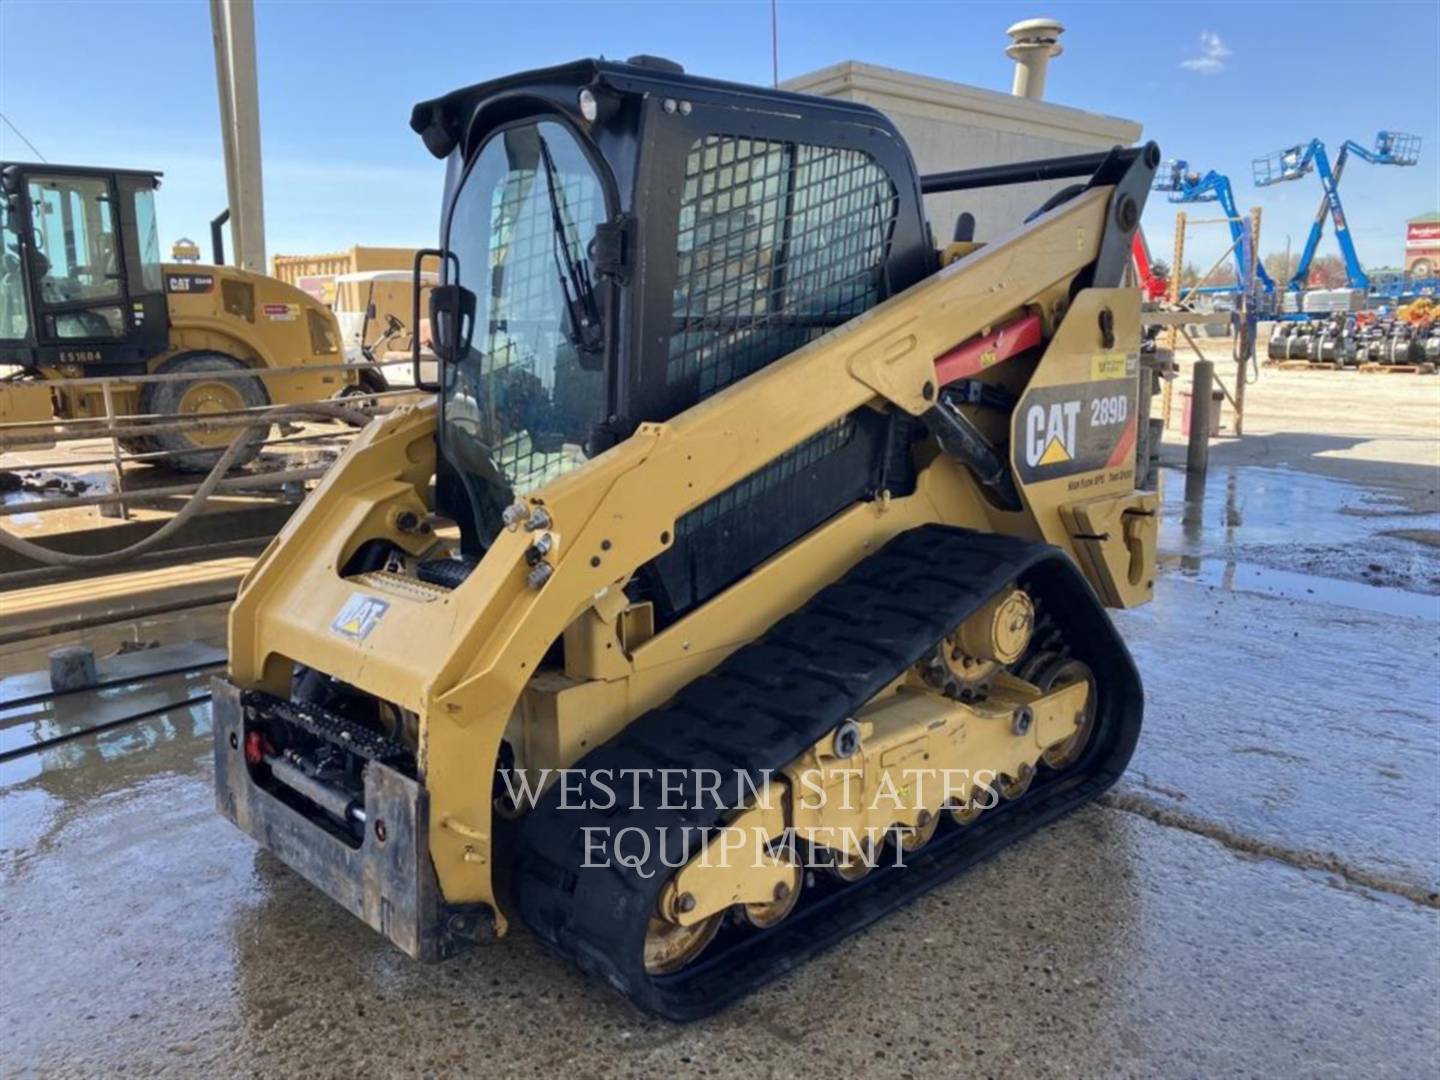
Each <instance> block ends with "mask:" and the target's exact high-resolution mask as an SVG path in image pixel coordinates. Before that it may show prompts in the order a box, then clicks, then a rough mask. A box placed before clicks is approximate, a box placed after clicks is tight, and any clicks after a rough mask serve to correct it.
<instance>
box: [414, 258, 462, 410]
mask: <svg viewBox="0 0 1440 1080" xmlns="http://www.w3.org/2000/svg"><path fill="white" fill-rule="evenodd" d="M426 259H439V260H442V262H444V263H446V264H448V263H449V262H450V261H452V260H453V261H454V264H455V268H456V270H457V271H458V270H459V267H460V260H459V259H457V258H456V257H455V256H454V255H447V254H446V253H445V252H443V251H441V250H440V249H439V248H421V249H420V250H419V251H417V252H415V262H414V265H413V266H412V267H411V271H410V325H411V326H413V327H414V328H415V332H414V333H413V334H411V335H410V366H411V374H412V375H413V377H414V379H415V389H417V390H423V391H425V392H426V393H430V394H435V393H438V392H439V391H440V384H439V383H438V382H427V381H426V380H425V378H424V376H422V375H421V374H420V346H421V345H422V344H423V343H424V342H425V340H426V339H427V337H429V338H438V335H437V334H436V333H435V323H434V321H433V316H434V310H435V298H434V294H433V291H432V294H431V298H430V310H431V316H432V318H431V319H430V320H426V321H427V322H429V324H430V333H429V334H428V335H427V334H426V333H425V332H424V328H425V322H422V321H421V318H420V294H421V293H422V292H424V291H425V287H426V285H427V284H429V283H428V282H426V281H425V279H424V276H423V275H422V273H421V269H420V268H421V267H422V266H424V265H425V260H426ZM472 305H473V296H472ZM474 314H475V313H474V310H473V306H472V310H471V313H470V315H471V322H472V323H473V322H474ZM466 345H467V347H468V345H469V342H468V341H467V342H466ZM432 347H433V345H432ZM435 353H436V355H437V356H438V355H439V353H440V350H439V349H438V348H435Z"/></svg>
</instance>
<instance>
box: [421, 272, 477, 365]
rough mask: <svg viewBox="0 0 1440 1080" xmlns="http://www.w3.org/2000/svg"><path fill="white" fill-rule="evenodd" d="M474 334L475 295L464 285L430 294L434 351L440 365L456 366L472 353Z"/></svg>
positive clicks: (434, 290)
mask: <svg viewBox="0 0 1440 1080" xmlns="http://www.w3.org/2000/svg"><path fill="white" fill-rule="evenodd" d="M474 333H475V294H474V293H473V292H471V291H470V290H469V289H467V288H465V286H464V285H436V286H435V287H434V288H433V289H431V290H430V334H431V337H432V339H433V340H432V341H431V347H432V348H433V349H434V350H435V355H436V356H438V357H439V358H440V362H441V363H446V364H453V363H455V362H456V361H457V360H459V359H461V358H462V357H463V356H465V354H466V353H468V352H469V351H470V339H471V337H472V336H473V335H474Z"/></svg>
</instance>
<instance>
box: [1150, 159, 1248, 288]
mask: <svg viewBox="0 0 1440 1080" xmlns="http://www.w3.org/2000/svg"><path fill="white" fill-rule="evenodd" d="M1186 166H1187V163H1186V162H1184V161H1174V162H1170V163H1169V165H1168V171H1167V170H1166V169H1162V171H1161V172H1160V173H1158V174H1157V177H1158V179H1157V181H1156V184H1155V190H1157V191H1166V192H1169V194H1170V201H1171V202H1173V203H1192V202H1218V203H1219V204H1220V209H1222V210H1223V211H1225V218H1226V222H1227V224H1228V225H1229V226H1230V238H1231V239H1232V240H1233V241H1234V242H1235V280H1236V281H1238V282H1240V285H1241V287H1242V289H1246V290H1248V286H1249V282H1248V272H1247V268H1248V266H1249V262H1250V259H1249V252H1248V248H1249V245H1250V244H1251V243H1252V238H1251V236H1250V230H1249V229H1247V228H1246V227H1245V220H1244V218H1242V217H1241V216H1240V211H1239V210H1238V209H1236V207H1235V193H1234V191H1233V190H1232V189H1231V187H1230V178H1229V177H1228V176H1226V175H1225V174H1224V173H1218V172H1216V171H1215V170H1214V169H1211V170H1210V171H1209V172H1207V173H1206V174H1205V175H1204V176H1203V177H1201V176H1198V174H1197V173H1192V172H1188V171H1187V168H1186ZM1255 278H1256V280H1257V281H1259V282H1260V287H1261V288H1262V289H1264V290H1265V292H1267V293H1273V292H1274V291H1275V282H1274V280H1273V279H1272V278H1271V277H1270V275H1269V273H1268V272H1267V271H1266V270H1265V266H1264V264H1262V263H1261V262H1260V259H1259V256H1258V253H1257V255H1256V259H1255Z"/></svg>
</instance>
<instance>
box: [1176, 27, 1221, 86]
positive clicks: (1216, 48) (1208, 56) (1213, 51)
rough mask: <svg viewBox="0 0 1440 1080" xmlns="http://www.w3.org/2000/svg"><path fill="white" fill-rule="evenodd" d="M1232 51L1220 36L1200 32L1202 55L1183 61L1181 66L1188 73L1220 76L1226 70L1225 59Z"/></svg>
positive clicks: (1210, 32) (1207, 31) (1204, 31)
mask: <svg viewBox="0 0 1440 1080" xmlns="http://www.w3.org/2000/svg"><path fill="white" fill-rule="evenodd" d="M1229 55H1230V49H1229V47H1228V46H1227V45H1226V44H1225V42H1223V41H1221V40H1220V35H1219V34H1216V33H1214V32H1213V31H1210V30H1202V31H1200V55H1199V56H1192V57H1191V58H1190V59H1189V60H1181V61H1180V66H1181V67H1182V68H1185V69H1186V70H1187V71H1198V72H1200V74H1202V75H1218V74H1219V73H1220V72H1222V71H1224V70H1225V58H1226V57H1227V56H1229Z"/></svg>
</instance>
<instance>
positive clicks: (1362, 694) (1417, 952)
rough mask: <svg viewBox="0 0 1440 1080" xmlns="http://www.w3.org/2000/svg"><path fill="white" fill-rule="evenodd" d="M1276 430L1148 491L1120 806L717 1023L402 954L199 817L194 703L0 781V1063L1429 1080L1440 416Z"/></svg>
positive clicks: (1435, 908)
mask: <svg viewBox="0 0 1440 1080" xmlns="http://www.w3.org/2000/svg"><path fill="white" fill-rule="evenodd" d="M1270 374H1271V373H1270V372H1265V373H1264V376H1262V381H1261V383H1260V384H1259V386H1258V388H1257V387H1252V388H1251V389H1252V400H1254V399H1256V398H1260V399H1262V400H1264V398H1265V395H1267V394H1270V393H1277V392H1279V391H1283V390H1284V388H1285V387H1284V384H1283V383H1281V382H1280V381H1279V380H1276V381H1275V382H1273V383H1269V382H1267V381H1266V380H1267V379H1268V377H1269V375H1270ZM1299 377H1302V378H1305V379H1309V380H1315V379H1321V378H1324V376H1321V375H1318V374H1310V373H1302V374H1301V375H1300V376H1299ZM1355 378H1364V376H1356V377H1355ZM1397 378H1399V377H1397ZM1376 382H1377V383H1379V382H1385V383H1387V384H1391V385H1393V384H1394V382H1395V380H1392V379H1387V378H1386V377H1380V378H1379V379H1377V380H1376ZM1416 385H1418V384H1416ZM1436 385H1437V386H1440V380H1436ZM1332 392H1333V391H1332ZM1417 392H1418V391H1417V390H1415V388H1414V387H1410V388H1401V387H1399V386H1396V389H1395V390H1394V391H1393V393H1395V394H1396V395H1398V396H1401V397H1403V396H1404V395H1406V394H1415V393H1417ZM1427 392H1428V391H1427ZM1367 393H1368V391H1367ZM1267 407H1269V406H1268V405H1267ZM1327 408H1328V406H1327ZM1397 408H1398V405H1397ZM1256 415H1257V416H1258V415H1260V410H1259V409H1258V408H1257V410H1256ZM1276 415H1277V416H1278V417H1281V418H1282V419H1281V421H1279V422H1277V427H1276V430H1275V431H1274V432H1268V433H1267V432H1266V431H1265V430H1264V428H1263V427H1260V425H1259V421H1258V420H1257V429H1258V430H1257V431H1256V438H1264V437H1266V436H1267V435H1269V434H1273V435H1277V436H1286V438H1275V439H1272V440H1271V441H1270V442H1268V443H1266V444H1265V445H1267V446H1276V447H1278V446H1282V445H1283V446H1288V447H1289V449H1287V450H1285V451H1284V452H1283V453H1279V452H1277V453H1273V454H1269V455H1267V457H1266V458H1265V461H1264V467H1257V465H1256V464H1255V463H1253V462H1245V461H1240V462H1236V463H1230V462H1226V461H1224V460H1223V458H1222V456H1221V454H1220V453H1219V452H1217V455H1216V461H1217V465H1216V467H1215V469H1214V470H1213V472H1212V476H1211V480H1210V485H1209V490H1208V491H1207V495H1206V498H1205V500H1204V501H1203V502H1202V503H1199V504H1194V503H1192V504H1189V505H1187V504H1185V503H1184V502H1183V500H1182V499H1181V498H1180V497H1179V495H1178V492H1179V489H1180V488H1181V487H1182V486H1183V485H1182V484H1181V483H1180V481H1181V480H1182V479H1183V478H1182V477H1181V476H1180V475H1179V474H1177V473H1174V472H1172V471H1168V470H1167V471H1166V473H1165V475H1164V480H1165V488H1166V492H1165V496H1166V497H1165V502H1164V507H1165V509H1164V519H1163V521H1164V525H1163V530H1162V549H1163V552H1164V556H1165V566H1164V569H1163V572H1162V575H1161V578H1160V581H1159V583H1158V588H1157V596H1156V601H1155V603H1154V604H1152V605H1150V606H1149V607H1147V608H1143V609H1138V610H1135V611H1132V612H1125V613H1121V614H1120V616H1119V617H1118V622H1119V625H1120V627H1121V629H1122V631H1123V633H1124V634H1125V636H1126V639H1127V640H1128V641H1129V643H1130V645H1131V648H1132V650H1133V651H1134V653H1135V655H1136V658H1137V661H1138V662H1139V664H1140V667H1141V670H1142V672H1143V674H1144V677H1145V683H1146V696H1147V703H1148V704H1147V715H1146V730H1145V733H1144V734H1143V736H1142V739H1141V744H1140V748H1139V751H1138V752H1137V755H1136V758H1135V761H1134V763H1133V765H1132V768H1131V770H1130V771H1129V773H1127V775H1126V777H1125V778H1124V779H1123V780H1122V782H1121V784H1120V785H1119V786H1118V787H1117V788H1116V789H1115V790H1114V791H1113V792H1112V793H1110V794H1109V795H1108V796H1106V797H1105V799H1104V800H1103V801H1102V802H1101V804H1099V805H1096V806H1093V807H1090V808H1087V809H1084V810H1082V811H1080V812H1078V813H1076V814H1074V815H1072V816H1070V817H1069V818H1067V819H1065V820H1063V821H1062V822H1060V823H1058V824H1056V825H1054V826H1053V827H1051V828H1050V829H1049V830H1047V831H1046V832H1044V833H1043V834H1041V835H1037V836H1035V837H1032V838H1030V839H1028V840H1026V841H1023V842H1021V843H1020V844H1018V845H1016V846H1015V847H1013V848H1011V849H1009V850H1007V851H1006V852H1004V853H1002V854H1001V855H999V856H997V857H996V858H994V859H993V860H991V861H990V862H989V863H987V864H985V865H983V866H981V867H978V868H977V869H975V870H974V871H972V872H970V873H967V874H965V875H962V876H961V877H959V878H958V879H956V880H954V881H953V882H951V883H949V884H947V885H945V886H942V887H940V888H938V889H937V890H935V891H934V892H932V893H931V894H929V895H928V896H926V897H925V898H923V899H922V900H920V901H918V902H916V903H914V904H912V905H911V906H910V907H908V908H906V909H904V910H902V911H900V912H897V913H895V914H893V915H892V916H891V917H889V918H887V919H885V920H883V921H882V922H881V923H880V924H878V925H877V926H875V927H873V928H871V929H870V930H868V931H866V932H865V933H863V934H860V935H858V936H856V937H854V938H852V939H850V940H849V941H847V942H845V943H844V944H842V945H840V946H839V947H837V948H835V949H834V950H832V951H831V952H829V953H827V954H825V955H824V956H823V957H821V958H820V959H818V960H817V961H815V962H813V963H811V964H810V965H808V966H807V967H805V968H804V969H802V970H801V971H799V972H796V973H793V974H791V975H789V976H787V977H785V978H783V979H781V980H780V981H778V982H776V983H775V984H773V985H771V986H769V987H767V988H766V989H765V990H763V991H762V992H760V993H759V994H757V995H756V996H754V997H753V998H751V999H749V1000H747V1001H745V1002H743V1003H741V1004H740V1005H738V1006H737V1007H735V1008H732V1009H730V1010H729V1011H727V1012H725V1013H723V1014H721V1015H720V1016H718V1017H715V1018H713V1019H711V1020H708V1021H703V1022H700V1023H697V1024H692V1025H688V1026H683V1027H682V1026H677V1025H672V1024H668V1023H664V1022H660V1021H656V1020H653V1019H649V1018H647V1017H644V1016H642V1015H641V1014H639V1013H637V1012H636V1011H635V1010H633V1009H632V1008H631V1007H629V1006H628V1005H626V1004H625V1003H623V1002H622V1001H620V1000H619V999H617V998H615V997H614V996H613V995H612V994H611V993H610V992H609V991H607V990H605V989H604V988H602V987H600V986H598V985H596V984H594V983H593V982H591V981H588V980H587V979H585V978H583V977H581V976H579V975H578V974H577V973H575V972H574V971H572V970H570V969H569V968H567V967H565V966H564V965H562V964H560V963H559V962H557V961H556V960H555V959H554V958H553V957H551V956H549V955H548V954H546V953H544V952H543V951H542V950H541V949H540V947H539V946H538V945H537V944H536V942H535V941H534V940H533V939H531V938H529V937H528V936H526V935H525V934H524V933H523V932H521V933H516V934H513V935H512V936H511V937H509V938H507V939H505V940H504V941H501V942H498V943H495V944H493V945H491V946H487V947H485V948H482V949H479V950H476V951H474V952H472V953H470V954H467V955H465V956H462V957H460V958H458V959H456V960H453V961H450V962H447V963H444V964H440V965H435V966H421V965H418V964H415V963H414V962H412V961H410V960H408V959H407V958H405V957H404V956H403V955H401V954H400V953H399V952H397V951H396V950H394V949H393V948H391V947H390V946H388V945H387V944H385V943H384V942H383V941H382V940H381V939H380V938H379V937H378V936H377V935H375V934H374V933H372V932H371V931H370V930H369V929H367V928H366V927H364V926H363V925H362V924H360V923H359V922H358V921H356V920H354V919H353V918H351V917H350V916H348V915H346V914H345V913H343V912H342V911H340V910H339V909H338V908H337V907H335V906H334V905H333V904H332V903H330V902H329V901H328V900H326V899H325V898H323V897H322V896H320V895H319V894H318V893H317V892H315V891H314V890H313V889H311V888H310V887H309V886H307V885H306V884H305V883H304V882H302V881H301V880H299V879H298V878H297V877H296V876H295V875H294V874H292V873H291V872H289V871H288V870H287V869H286V868H285V867H284V866H282V865H281V864H280V863H279V862H278V861H276V860H275V859H274V858H272V857H271V856H269V855H267V854H264V853H262V852H259V851H257V850H256V849H255V847H254V846H253V845H252V844H251V843H250V842H249V841H248V840H247V839H246V838H245V837H243V836H242V835H241V834H240V833H238V832H237V831H236V830H234V829H233V828H232V827H230V826H229V825H228V824H226V823H225V822H223V821H222V820H221V819H220V818H218V817H217V816H216V814H215V812H214V810H213V805H212V797H211V788H210V775H209V773H210V765H209V745H208V734H209V722H210V721H209V716H208V712H207V710H206V709H205V708H203V707H193V708H188V709H181V710H174V711H172V712H170V713H167V714H165V715H162V716H157V717H152V718H150V719H147V720H144V721H141V722H138V723H136V724H133V725H129V726H126V727H123V728H117V729H114V730H111V731H108V732H105V733H103V734H100V735H94V736H88V737H85V738H81V739H77V740H73V741H71V742H68V743H64V744H61V745H59V746H56V747H53V748H51V749H49V750H46V751H43V752H41V753H39V754H30V755H26V756H22V757H18V758H14V759H12V760H9V761H5V762H3V763H0V1069H3V1071H4V1073H5V1074H6V1075H18V1076H27V1075H40V1076H71V1075H73V1076H112V1075H116V1074H118V1073H121V1072H125V1073H128V1074H131V1075H144V1076H151V1075H159V1076H165V1075H176V1076H191V1075H217V1074H218V1075H259V1076H282V1075H315V1076H344V1077H368V1076H377V1077H379V1076H449V1075H473V1076H482V1077H492V1076H531V1077H533V1076H536V1075H541V1074H556V1073H566V1074H571V1075H576V1076H582V1077H584V1076H600V1075H604V1076H647V1077H648V1076H668V1075H689V1074H697V1075H708V1076H741V1075H743V1076H747V1077H753V1076H762V1077H767V1076H776V1077H780V1076H792V1075H799V1074H814V1073H818V1072H824V1073H826V1074H834V1075H863V1076H870V1075H875V1076H897V1077H900V1076H911V1077H933V1076H951V1075H957V1076H977V1077H984V1076H994V1077H1008V1076H1020V1075H1026V1074H1040V1075H1047V1076H1076V1077H1128V1076H1137V1077H1139V1076H1157V1075H1163V1076H1196V1077H1202V1076H1203V1077H1216V1076H1305V1077H1350V1076H1355V1075H1359V1074H1364V1075H1367V1076H1405V1077H1409V1076H1414V1075H1434V1074H1436V1073H1437V1071H1440V896H1437V890H1440V679H1437V678H1436V676H1437V674H1440V660H1437V655H1440V640H1437V638H1440V635H1437V630H1440V549H1437V548H1436V547H1435V546H1433V543H1432V542H1427V541H1426V540H1425V539H1424V538H1425V537H1428V536H1429V535H1430V534H1431V533H1432V532H1433V531H1434V530H1435V529H1436V527H1437V522H1436V520H1435V508H1434V507H1433V506H1431V505H1430V504H1429V503H1428V502H1427V497H1428V496H1429V495H1432V494H1433V491H1434V488H1435V487H1436V484H1435V483H1434V470H1433V462H1434V461H1435V460H1436V459H1435V458H1434V457H1433V456H1432V457H1430V458H1428V459H1427V458H1426V457H1425V456H1424V455H1426V454H1429V455H1434V453H1435V450H1436V448H1437V446H1440V432H1437V430H1436V422H1437V419H1440V413H1437V412H1433V411H1432V412H1430V413H1428V414H1427V415H1425V416H1423V417H1422V418H1421V419H1420V420H1418V421H1417V422H1416V423H1415V424H1413V425H1412V426H1410V427H1409V428H1408V429H1407V430H1408V434H1407V432H1406V431H1401V432H1398V433H1397V434H1396V436H1395V437H1394V438H1393V439H1391V436H1389V435H1387V436H1386V438H1387V439H1391V442H1390V443H1388V444H1387V446H1388V448H1387V449H1385V450H1383V451H1382V452H1383V453H1386V454H1396V453H1397V451H1396V450H1395V449H1394V448H1395V447H1405V446H1409V445H1411V444H1410V443H1407V442H1405V441H1404V440H1405V439H1411V438H1413V439H1414V447H1415V451H1414V454H1413V456H1412V460H1408V461H1407V460H1395V461H1392V462H1390V465H1391V466H1392V471H1393V473H1394V475H1395V477H1396V481H1395V482H1393V483H1386V482H1385V481H1384V480H1383V476H1384V475H1387V473H1385V472H1384V470H1379V471H1377V473H1376V477H1382V478H1371V479H1369V480H1368V481H1367V486H1357V485H1355V484H1353V483H1350V482H1348V481H1347V480H1346V479H1345V478H1343V477H1341V478H1337V477H1336V475H1335V469H1336V468H1337V467H1336V466H1334V465H1332V464H1330V463H1329V460H1330V459H1324V460H1322V461H1321V463H1320V464H1316V459H1317V458H1323V456H1324V454H1326V453H1327V452H1328V450H1329V449H1330V448H1328V447H1327V448H1326V450H1320V451H1316V450H1315V449H1314V448H1313V446H1314V445H1318V444H1312V445H1311V448H1309V449H1307V448H1306V444H1305V443H1304V441H1303V440H1300V439H1298V436H1300V435H1304V434H1305V430H1303V429H1300V425H1301V424H1302V423H1307V424H1310V426H1311V427H1315V426H1317V422H1312V421H1308V420H1305V418H1304V417H1303V416H1301V417H1300V418H1299V419H1298V420H1296V421H1295V426H1296V428H1297V430H1295V431H1286V430H1282V429H1283V427H1284V423H1283V408H1281V407H1279V406H1276ZM1392 420H1393V411H1392V412H1391V413H1387V414H1386V415H1385V417H1384V419H1383V421H1382V420H1380V419H1376V421H1375V425H1376V427H1377V428H1379V427H1381V426H1382V423H1383V424H1390V423H1391V422H1392ZM1345 423H1347V424H1352V423H1353V424H1358V423H1359V421H1357V420H1355V418H1354V417H1347V418H1346V420H1345ZM1352 434H1353V438H1354V447H1355V448H1359V449H1358V450H1356V451H1355V452H1356V453H1358V454H1359V455H1360V457H1359V458H1356V460H1363V455H1364V454H1365V453H1366V450H1365V449H1364V448H1365V447H1367V446H1368V445H1369V444H1371V443H1373V442H1375V441H1376V439H1374V438H1369V437H1367V436H1365V435H1364V433H1363V432H1356V433H1352ZM1290 436H1297V438H1290ZM1349 437H1351V436H1347V438H1349ZM1241 448H1242V451H1243V448H1244V444H1241ZM1352 449H1353V448H1352ZM1174 452H1175V447H1174V446H1171V447H1170V448H1169V449H1167V451H1166V453H1167V455H1173V453H1174ZM1349 452H1350V451H1341V452H1340V457H1339V458H1338V460H1339V461H1341V462H1342V465H1341V466H1339V468H1341V469H1345V468H1349V467H1351V466H1349V465H1345V464H1343V463H1344V462H1347V461H1349V460H1350V459H1349V458H1347V457H1345V456H1344V455H1345V454H1346V453H1349ZM1407 452H1408V451H1407ZM1371 467H1376V468H1377V469H1378V467H1377V466H1372V465H1367V466H1366V468H1371ZM1407 469H1414V470H1416V471H1413V472H1411V471H1407ZM1427 469H1428V470H1430V471H1429V475H1430V477H1431V480H1430V487H1429V488H1428V489H1427V488H1426V487H1425V483H1424V476H1425V475H1426V473H1425V472H1424V471H1423V470H1427ZM1372 566H1373V567H1378V569H1372ZM207 610H208V614H205V615H203V616H196V615H193V614H192V615H190V616H188V618H189V619H190V620H191V621H190V622H189V623H188V624H187V625H186V626H185V627H184V629H183V633H185V634H188V635H191V636H192V637H195V638H197V639H202V640H205V639H211V638H213V636H214V634H215V633H216V632H217V629H218V627H219V625H220V620H221V617H222V616H223V608H216V609H207ZM197 618H198V619H199V620H200V622H196V619H197ZM207 620H208V622H207ZM200 623H205V625H201V624H200ZM159 632H161V629H160V628H157V624H152V625H151V626H150V627H148V628H147V633H159ZM24 659H26V657H24V656H23V655H22V654H19V653H15V652H11V653H9V654H8V655H4V656H0V663H6V662H10V663H14V662H18V661H20V660H24ZM5 723H7V721H6V720H5V719H4V715H3V714H0V725H3V724H5Z"/></svg>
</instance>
